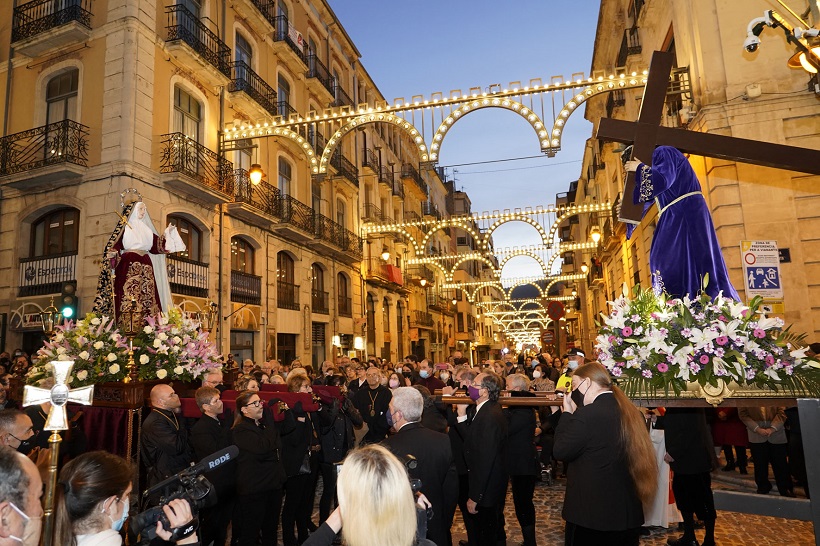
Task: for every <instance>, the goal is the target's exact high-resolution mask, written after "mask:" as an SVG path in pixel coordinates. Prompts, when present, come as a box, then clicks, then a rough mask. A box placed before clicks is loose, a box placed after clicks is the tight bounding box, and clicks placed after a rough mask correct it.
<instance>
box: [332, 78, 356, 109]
mask: <svg viewBox="0 0 820 546" xmlns="http://www.w3.org/2000/svg"><path fill="white" fill-rule="evenodd" d="M333 96H334V97H335V98H334V100H333V102H332V103H331V104H330V105H331V106H353V99H351V98H350V95H348V94H347V93H345V90H344V89H342V86H341V84H339V82H336V83H335V85H334V86H333Z"/></svg>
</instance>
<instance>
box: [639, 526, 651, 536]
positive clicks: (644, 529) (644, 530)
mask: <svg viewBox="0 0 820 546" xmlns="http://www.w3.org/2000/svg"><path fill="white" fill-rule="evenodd" d="M651 534H652V531H650V530H649V527H641V536H642V537H648V536H649V535H651Z"/></svg>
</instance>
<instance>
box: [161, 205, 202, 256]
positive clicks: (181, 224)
mask: <svg viewBox="0 0 820 546" xmlns="http://www.w3.org/2000/svg"><path fill="white" fill-rule="evenodd" d="M168 223H170V224H174V225H175V226H176V227H177V233H179V236H180V237H181V238H182V242H183V243H185V248H186V250H185V251H183V252H179V253H177V255H178V256H182V257H183V258H189V259H191V260H194V261H197V262H201V261H202V254H201V248H202V231H200V229H199V228H198V227H196V226H195V225H193V224H192V223H191V222H190V221H188V220H187V219H185V218H183V217H182V216H173V215H169V216H168Z"/></svg>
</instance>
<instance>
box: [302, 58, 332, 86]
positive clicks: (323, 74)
mask: <svg viewBox="0 0 820 546" xmlns="http://www.w3.org/2000/svg"><path fill="white" fill-rule="evenodd" d="M307 65H308V71H307V77H308V78H316V79H317V80H319V82H321V84H322V86H324V88H325V89H327V91H328V93H330V94H331V95H333V85H334V80H333V76H332V75H331V74H330V71H329V70H328V69H327V67H326V66H325V65H324V64H323V63H322V61H320V60H319V56H318V55H316V54H315V53H309V54H308V56H307Z"/></svg>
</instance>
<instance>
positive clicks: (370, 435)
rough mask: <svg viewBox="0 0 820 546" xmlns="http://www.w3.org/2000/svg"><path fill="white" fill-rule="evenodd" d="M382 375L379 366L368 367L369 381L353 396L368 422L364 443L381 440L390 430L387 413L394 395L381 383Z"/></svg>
mask: <svg viewBox="0 0 820 546" xmlns="http://www.w3.org/2000/svg"><path fill="white" fill-rule="evenodd" d="M381 377H382V374H381V372H380V371H379V369H378V368H376V367H375V366H371V367H370V368H368V369H367V371H366V372H365V378H366V380H367V382H366V383H365V384H364V385H363V386H362V387H361V388H360V389H359V390H358V391H357V392H356V394H355V396H354V397H353V405H354V406H356V409H357V410H359V413H361V414H362V418H363V419H364V422H365V423H367V429H368V430H367V434H365V435H364V438H362V442H361V443H362V445H365V444H375V443H378V442H381V441H382V440H384V439H385V438H386V437H387V433H388V432H389V431H390V425H389V424H388V423H387V413H388V407H389V405H390V399H391V398H392V397H393V395H392V393H391V392H390V389H388V388H387V387H385V386H383V385H382V384H381Z"/></svg>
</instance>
